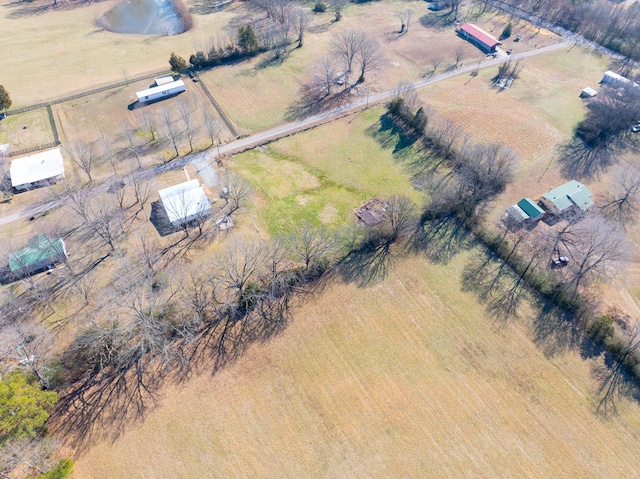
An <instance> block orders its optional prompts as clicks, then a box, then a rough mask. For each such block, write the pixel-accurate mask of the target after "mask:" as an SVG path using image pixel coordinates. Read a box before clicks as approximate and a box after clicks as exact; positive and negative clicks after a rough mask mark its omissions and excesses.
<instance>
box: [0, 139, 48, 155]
mask: <svg viewBox="0 0 640 479" xmlns="http://www.w3.org/2000/svg"><path fill="white" fill-rule="evenodd" d="M59 144H60V142H59V141H52V142H51V143H47V144H46V145H40V146H34V147H32V148H25V149H23V150H16V151H12V152H10V153H9V154H8V155H7V156H8V157H12V156H22V155H26V154H28V153H33V152H34V151H40V150H48V149H49V148H53V147H55V146H58V145H59Z"/></svg>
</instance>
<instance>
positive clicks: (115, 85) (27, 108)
mask: <svg viewBox="0 0 640 479" xmlns="http://www.w3.org/2000/svg"><path fill="white" fill-rule="evenodd" d="M169 73H171V70H161V71H157V72H153V73H147V74H145V75H141V76H137V77H134V78H129V79H128V80H123V81H120V82H116V83H111V84H109V85H105V86H102V87H99V88H94V89H93V90H87V91H83V92H80V93H76V94H74V95H69V96H65V97H63V98H58V99H56V100H51V101H45V102H42V103H37V104H35V105H30V106H25V107H22V108H16V109H14V110H9V111H7V112H6V113H5V114H6V115H7V116H9V115H17V114H18V113H25V112H27V111H31V110H39V109H40V108H46V107H50V106H51V105H57V104H58V103H64V102H66V101H71V100H76V99H78V98H82V97H85V96H89V95H95V94H96V93H100V92H103V91H107V90H112V89H113V88H118V87H121V86H126V85H129V84H131V83H136V82H139V81H141V80H147V79H148V78H154V77H157V76H161V75H168V74H169Z"/></svg>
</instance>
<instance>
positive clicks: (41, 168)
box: [9, 148, 64, 191]
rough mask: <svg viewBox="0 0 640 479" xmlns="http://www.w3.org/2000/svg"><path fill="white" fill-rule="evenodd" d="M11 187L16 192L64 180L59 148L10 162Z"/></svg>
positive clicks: (62, 162)
mask: <svg viewBox="0 0 640 479" xmlns="http://www.w3.org/2000/svg"><path fill="white" fill-rule="evenodd" d="M9 174H10V175H11V186H13V187H14V188H15V189H16V190H18V191H23V190H27V189H30V188H35V187H38V186H45V185H50V184H52V183H55V182H56V181H58V180H61V179H62V178H64V161H63V160H62V155H61V154H60V148H54V149H53V150H47V151H42V152H39V153H34V154H32V155H29V156H22V157H20V158H16V159H15V160H13V161H11V167H10V169H9Z"/></svg>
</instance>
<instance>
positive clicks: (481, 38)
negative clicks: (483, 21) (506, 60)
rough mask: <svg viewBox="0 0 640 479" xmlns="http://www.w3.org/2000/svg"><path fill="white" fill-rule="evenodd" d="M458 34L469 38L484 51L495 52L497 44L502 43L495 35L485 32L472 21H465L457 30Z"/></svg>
mask: <svg viewBox="0 0 640 479" xmlns="http://www.w3.org/2000/svg"><path fill="white" fill-rule="evenodd" d="M458 35H460V36H461V37H462V38H464V39H466V40H469V41H470V42H471V43H473V44H474V45H476V46H477V47H478V48H480V49H481V50H484V51H485V52H495V51H496V47H497V46H498V45H502V43H500V42H499V41H498V39H497V38H496V37H494V36H493V35H491V34H490V33H487V32H485V31H484V30H483V29H482V28H480V27H477V26H476V25H474V24H473V23H465V24H464V25H462V26H461V27H460V29H459V30H458Z"/></svg>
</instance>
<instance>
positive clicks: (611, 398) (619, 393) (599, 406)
mask: <svg viewBox="0 0 640 479" xmlns="http://www.w3.org/2000/svg"><path fill="white" fill-rule="evenodd" d="M588 341H591V340H590V339H588ZM591 375H592V377H593V379H594V380H595V382H596V387H597V390H596V404H595V408H596V412H597V413H598V414H602V415H603V416H608V415H612V414H616V413H617V412H618V404H619V402H620V400H621V399H623V398H626V399H631V400H634V401H636V402H640V384H638V380H637V379H636V378H634V377H633V375H632V374H631V373H630V372H629V371H628V369H627V368H625V367H624V365H623V364H622V363H621V362H620V361H618V360H616V359H615V358H614V357H613V356H612V355H611V354H610V353H608V352H603V357H602V362H599V363H597V364H595V365H594V366H592V368H591Z"/></svg>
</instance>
